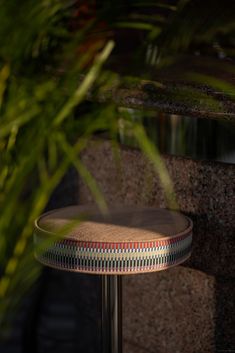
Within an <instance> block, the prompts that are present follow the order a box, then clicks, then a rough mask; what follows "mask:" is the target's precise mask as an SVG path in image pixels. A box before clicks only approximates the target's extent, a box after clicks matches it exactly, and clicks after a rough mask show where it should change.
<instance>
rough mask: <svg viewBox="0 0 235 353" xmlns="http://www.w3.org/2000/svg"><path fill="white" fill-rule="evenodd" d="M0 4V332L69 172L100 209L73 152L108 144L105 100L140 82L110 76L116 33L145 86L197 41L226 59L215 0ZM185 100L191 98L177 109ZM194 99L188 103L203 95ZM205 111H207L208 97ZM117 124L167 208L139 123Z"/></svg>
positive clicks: (223, 25)
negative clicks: (149, 168)
mask: <svg viewBox="0 0 235 353" xmlns="http://www.w3.org/2000/svg"><path fill="white" fill-rule="evenodd" d="M0 3H1V11H0V41H1V46H0V153H1V155H0V205H1V217H0V273H1V279H0V318H1V320H2V323H3V324H4V323H5V320H6V316H7V315H10V314H11V312H12V308H13V307H14V306H15V305H16V303H18V301H19V299H20V298H21V296H22V294H23V293H24V292H25V291H27V290H28V288H29V287H30V285H31V284H32V283H33V281H34V280H35V279H36V277H37V276H38V274H39V272H40V267H38V266H37V265H36V263H35V262H34V261H33V251H32V233H33V223H34V220H35V218H37V217H38V215H39V214H40V213H41V212H43V210H44V209H45V207H46V205H47V202H48V200H49V199H50V196H51V194H52V192H53V190H54V189H55V187H56V186H57V185H58V183H59V182H60V180H61V179H62V177H63V175H64V174H65V173H66V171H67V170H68V168H69V166H70V165H74V166H75V167H76V169H77V170H78V172H79V175H80V177H81V178H82V179H83V180H84V181H85V182H86V183H87V185H88V187H89V188H90V190H91V192H92V194H93V196H94V198H95V200H96V202H97V203H98V205H99V207H100V209H101V210H102V211H103V212H106V211H107V205H106V202H105V199H104V197H103V195H102V193H101V191H100V190H99V187H98V185H97V183H96V181H95V179H94V178H93V176H92V175H91V173H90V172H89V170H87V168H86V166H85V165H84V164H83V163H82V160H81V159H80V153H81V151H82V150H83V149H84V148H85V147H86V146H87V143H88V142H89V140H90V139H91V138H92V136H93V134H94V133H95V132H96V131H98V130H102V131H103V130H105V131H107V132H108V134H109V136H110V138H111V139H112V141H113V143H114V145H115V146H117V145H118V139H117V135H118V131H119V118H120V112H119V111H118V109H117V106H118V104H119V102H115V99H113V98H112V94H111V95H110V92H111V93H112V92H116V91H118V89H119V88H120V87H123V86H124V87H126V85H127V86H128V87H130V86H131V87H132V86H133V87H136V85H139V84H140V82H139V81H140V80H139V78H137V79H136V77H133V75H132V76H131V74H128V77H126V78H124V79H122V78H121V76H120V75H119V73H118V71H116V70H115V69H114V68H112V67H115V65H114V66H112V65H111V64H112V62H113V61H112V60H113V59H112V60H110V55H111V53H112V51H113V52H114V54H115V49H114V47H115V44H116V47H117V49H116V52H118V48H119V50H120V51H122V42H123V41H125V40H124V37H121V41H120V40H119V37H118V33H120V32H119V31H120V30H121V31H122V30H123V29H124V32H121V33H124V35H126V33H131V35H133V37H136V38H137V41H136V43H137V45H136V48H134V50H133V52H132V53H131V54H132V55H131V59H130V61H129V62H130V66H128V68H130V72H131V66H136V65H135V64H136V62H137V61H138V62H141V66H143V67H144V66H145V68H146V70H145V73H148V76H147V77H148V79H149V78H150V77H151V76H150V74H151V73H152V70H153V67H154V70H159V71H161V70H163V69H164V68H165V67H169V66H172V65H173V64H174V63H175V62H178V59H179V57H181V56H182V54H188V53H189V52H195V51H196V52H198V51H202V48H203V50H205V49H204V48H205V44H207V43H209V47H206V48H207V50H209V51H212V52H213V55H214V54H215V55H221V53H223V55H224V56H227V57H229V58H232V57H233V55H234V51H233V46H232V44H233V42H232V40H233V34H234V23H235V22H234V21H233V13H234V11H230V10H229V8H230V7H231V6H233V5H232V4H231V2H228V1H227V7H225V5H224V3H225V2H224V1H223V3H222V2H219V1H215V0H214V1H208V3H204V2H201V1H190V0H188V1H174V2H170V1H165V2H161V1H155V2H148V1H147V2H143V1H128V2H124V1H123V2H117V3H114V4H113V2H109V1H104V2H97V3H95V2H93V1H88V2H84V1H71V0H70V1H69V0H68V1H61V0H42V1H39V2H32V1H30V0H23V1H21V2H19V1H16V0H11V1H9V0H1V2H0ZM222 4H223V5H222ZM221 6H222V9H223V11H221ZM215 10H216V17H215V16H214V15H213V14H214V13H215V12H214V11H215ZM224 10H226V11H224ZM215 19H216V21H215ZM130 31H131V32H130ZM215 43H217V44H216V46H215V45H214V44H215ZM224 43H225V44H224ZM120 48H121V49H120ZM208 48H209V49H208ZM112 58H115V55H113V56H112ZM231 60H232V59H230V62H229V65H228V70H230V71H231V70H233V67H232V65H231ZM119 66H122V63H121V65H119ZM126 71H127V70H126ZM193 74H194V76H192V72H190V75H191V76H190V80H191V79H192V77H194V79H197V81H200V82H201V81H202V80H204V81H205V80H206V83H207V84H208V85H210V84H211V85H212V86H217V87H220V88H221V89H222V90H223V91H225V93H229V94H230V93H231V90H234V87H233V85H232V84H231V83H228V82H227V81H226V80H223V81H221V80H216V79H215V77H214V76H208V75H205V74H201V73H198V72H197V73H195V72H194V73H193ZM200 75H201V76H200ZM185 77H186V76H185ZM154 87H155V88H156V89H157V90H158V88H159V87H160V88H162V83H161V82H160V83H156V82H155V86H154ZM185 92H186V91H185ZM161 94H162V91H161ZM163 94H164V92H163ZM177 94H179V92H177V91H176V90H173V91H172V92H170V97H171V99H173V100H174V97H175V99H176V100H177V99H178V98H177ZM194 94H196V93H195V91H194V90H192V92H191V93H190V95H189V97H188V99H187V103H188V102H189V101H190V99H191V98H194V99H195V97H194ZM197 94H198V96H197V97H196V99H197V101H200V99H201V98H202V97H203V98H205V96H206V94H205V93H204V92H201V93H200V94H199V93H198V92H197ZM185 95H186V93H185ZM106 96H107V97H108V98H107V97H106ZM181 96H182V95H181ZM100 97H105V99H103V103H102V104H97V103H95V102H94V101H95V100H100V99H101V98H100ZM85 100H93V103H91V104H90V105H89V109H87V108H86V109H83V108H84V101H85ZM209 105H210V107H211V106H212V105H213V107H217V105H216V97H214V96H213V97H212V100H210V102H209ZM82 107H83V108H82ZM122 119H124V122H125V126H126V127H127V128H128V129H129V130H130V131H131V133H132V134H133V136H134V137H135V139H136V141H137V143H138V145H139V146H140V148H141V149H142V150H143V151H144V153H145V154H146V155H147V156H148V158H149V159H150V160H151V162H152V163H153V165H154V167H155V169H156V172H157V173H158V174H159V176H160V180H161V182H162V185H163V187H164V189H165V193H166V198H167V200H168V202H169V205H170V207H176V202H175V200H174V197H173V188H172V183H171V180H170V178H169V176H168V173H167V169H166V167H165V166H164V164H163V162H162V160H161V158H160V155H159V153H158V150H157V148H156V146H155V145H154V144H153V143H151V141H150V140H149V139H148V138H147V136H146V133H145V130H144V127H143V125H142V124H141V121H138V120H136V121H133V119H132V118H131V115H130V114H127V113H125V114H122Z"/></svg>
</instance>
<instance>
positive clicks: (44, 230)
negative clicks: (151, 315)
mask: <svg viewBox="0 0 235 353" xmlns="http://www.w3.org/2000/svg"><path fill="white" fill-rule="evenodd" d="M62 235H63V237H62ZM34 240H35V244H36V247H35V256H36V258H37V259H38V261H40V262H41V263H42V264H44V265H46V266H50V267H53V268H56V269H61V270H65V271H75V272H83V273H89V274H99V275H103V276H102V352H103V353H121V352H122V306H121V305H122V302H121V301H122V288H121V275H132V274H137V273H146V272H155V271H160V270H166V269H168V268H170V267H172V266H176V265H178V264H180V263H182V262H184V261H185V260H186V259H187V258H188V257H189V256H190V252H191V242H192V221H191V220H190V219H189V218H188V217H186V216H184V215H182V214H180V213H178V212H174V211H169V210H166V209H155V208H149V207H136V206H133V207H131V206H121V207H120V206H119V207H112V209H111V210H110V212H109V214H107V215H102V214H101V213H100V212H99V210H98V209H97V208H96V207H91V206H85V205H82V206H71V207H66V208H63V209H58V210H54V211H51V212H48V213H45V214H43V215H42V216H41V217H39V218H38V219H37V220H36V222H35V232H34ZM40 244H41V245H43V244H44V250H42V248H43V246H41V247H40ZM45 244H47V247H46V249H45Z"/></svg>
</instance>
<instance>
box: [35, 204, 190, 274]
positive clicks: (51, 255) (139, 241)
mask: <svg viewBox="0 0 235 353" xmlns="http://www.w3.org/2000/svg"><path fill="white" fill-rule="evenodd" d="M57 235H58V236H59V239H57ZM60 235H62V236H63V237H62V239H61V238H60ZM54 236H55V238H56V240H55V238H54ZM34 239H35V244H36V248H35V256H36V258H37V259H38V261H40V262H41V263H42V264H44V265H46V266H50V267H53V268H56V269H61V270H65V271H75V272H84V273H89V274H105V275H113V274H119V275H122V274H136V273H145V272H155V271H160V270H164V269H167V268H169V267H172V266H176V265H178V264H180V263H182V262H184V261H185V260H186V259H187V258H188V257H189V256H190V253H191V242H192V222H191V220H190V219H189V218H187V217H186V216H184V215H182V214H180V213H178V212H173V211H169V210H165V209H157V208H151V207H138V206H114V207H112V208H111V209H110V212H109V213H108V214H107V215H102V214H101V213H100V211H98V209H97V208H95V207H94V206H71V207H66V208H62V209H59V210H54V211H51V212H48V213H45V214H44V215H42V216H41V217H39V219H38V220H36V222H35V234H34ZM44 239H46V242H47V240H48V239H49V243H50V245H47V246H46V247H45V248H44V250H43V251H41V250H40V246H39V247H38V246H37V245H41V244H42V242H43V240H44Z"/></svg>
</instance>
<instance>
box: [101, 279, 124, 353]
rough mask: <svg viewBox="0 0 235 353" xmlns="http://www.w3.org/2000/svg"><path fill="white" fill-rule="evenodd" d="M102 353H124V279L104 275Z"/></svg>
mask: <svg viewBox="0 0 235 353" xmlns="http://www.w3.org/2000/svg"><path fill="white" fill-rule="evenodd" d="M101 280H102V353H122V277H121V276H118V275H103V276H101Z"/></svg>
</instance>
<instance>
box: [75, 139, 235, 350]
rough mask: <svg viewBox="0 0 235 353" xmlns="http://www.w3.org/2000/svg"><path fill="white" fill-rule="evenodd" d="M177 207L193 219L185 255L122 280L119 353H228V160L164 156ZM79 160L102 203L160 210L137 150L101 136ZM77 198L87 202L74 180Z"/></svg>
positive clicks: (234, 171)
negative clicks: (167, 266) (175, 263)
mask: <svg viewBox="0 0 235 353" xmlns="http://www.w3.org/2000/svg"><path fill="white" fill-rule="evenodd" d="M164 160H165V163H166V165H167V168H168V170H169V173H170V175H171V178H172V180H173V183H174V186H175V192H176V196H177V201H178V204H179V208H180V210H181V211H182V212H184V213H185V214H187V215H189V216H190V217H191V218H192V219H193V221H194V241H193V252H192V257H191V259H190V260H189V261H188V262H187V263H186V264H185V265H184V266H181V267H177V268H175V269H172V270H169V271H164V272H162V273H156V274H152V275H147V276H145V275H140V276H134V277H130V278H127V279H125V281H126V282H125V283H124V296H125V309H124V310H125V311H124V339H125V347H126V348H125V353H127V352H128V353H137V352H139V353H142V352H149V353H158V352H159V353H160V352H161V353H171V352H173V351H174V352H179V353H183V352H187V353H191V352H192V353H199V352H204V353H205V352H208V353H209V352H222V351H223V350H226V349H227V350H228V349H230V350H235V325H234V324H235V322H234V317H235V295H234V294H235V293H234V289H232V288H234V281H235V279H234V273H235V272H234V270H235V260H234V253H235V229H234V211H235V190H234V181H235V165H229V164H222V163H210V162H201V161H192V160H190V159H184V158H179V157H173V156H165V157H164ZM83 161H84V162H85V163H86V165H87V166H88V167H89V169H90V171H91V172H92V174H93V175H94V176H95V177H96V178H97V180H98V183H99V186H100V187H101V189H102V191H103V192H104V194H105V196H106V199H107V201H108V202H109V203H114V202H115V203H119V202H120V203H127V204H141V205H149V206H154V207H165V206H166V205H165V202H164V196H163V193H162V190H161V187H160V185H159V181H158V178H157V177H156V176H155V175H154V173H153V171H152V168H151V166H150V165H149V163H148V162H147V161H146V159H145V158H144V157H143V156H142V155H141V153H140V152H139V151H137V150H134V149H127V148H123V149H122V151H121V160H120V163H119V164H118V165H119V166H118V167H117V163H115V160H114V157H113V153H112V149H111V146H110V144H109V142H108V141H105V142H101V141H94V142H93V143H92V144H91V145H90V146H89V148H88V149H87V150H86V151H85V152H84V154H83ZM80 202H92V198H91V196H89V192H88V191H87V189H86V187H84V185H83V184H82V183H81V184H80Z"/></svg>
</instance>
